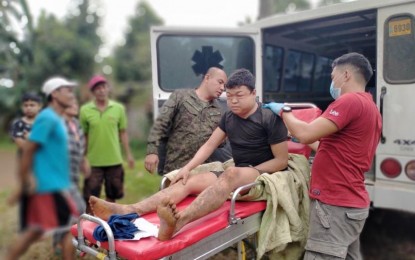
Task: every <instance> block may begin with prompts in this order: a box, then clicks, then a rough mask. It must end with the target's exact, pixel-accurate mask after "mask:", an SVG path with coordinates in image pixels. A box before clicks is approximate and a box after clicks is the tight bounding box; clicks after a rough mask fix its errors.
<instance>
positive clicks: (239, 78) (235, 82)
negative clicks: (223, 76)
mask: <svg viewBox="0 0 415 260" xmlns="http://www.w3.org/2000/svg"><path fill="white" fill-rule="evenodd" d="M240 86H247V87H248V88H249V90H250V91H251V92H252V91H253V90H254V89H255V76H254V75H253V74H252V73H251V72H250V71H249V70H247V69H238V70H235V71H234V72H233V73H232V74H231V75H230V76H229V78H228V82H226V85H225V87H226V88H228V89H232V88H236V87H240Z"/></svg>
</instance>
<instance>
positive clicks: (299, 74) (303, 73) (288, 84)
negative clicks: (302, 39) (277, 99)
mask: <svg viewBox="0 0 415 260" xmlns="http://www.w3.org/2000/svg"><path fill="white" fill-rule="evenodd" d="M313 66H314V55H313V54H311V53H306V52H300V51H294V50H289V51H288V53H287V58H286V64H285V70H284V90H285V91H286V92H309V91H311V80H312V76H313Z"/></svg>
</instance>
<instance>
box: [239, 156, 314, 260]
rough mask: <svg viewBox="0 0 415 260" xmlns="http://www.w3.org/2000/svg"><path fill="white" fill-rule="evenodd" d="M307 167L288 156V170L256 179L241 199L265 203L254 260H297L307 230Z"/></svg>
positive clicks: (265, 174)
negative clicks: (265, 259) (266, 256)
mask: <svg viewBox="0 0 415 260" xmlns="http://www.w3.org/2000/svg"><path fill="white" fill-rule="evenodd" d="M309 179H310V165H309V162H308V160H307V159H306V158H305V157H304V156H303V155H298V154H289V160H288V169H287V170H286V171H280V172H275V173H273V174H268V173H264V174H262V175H261V176H259V177H258V178H257V180H256V182H260V183H261V184H262V185H257V186H255V187H253V188H251V190H250V191H249V193H248V194H247V195H244V196H243V197H241V198H240V199H241V200H267V208H266V210H265V212H264V215H263V216H262V221H261V226H260V229H259V236H258V249H257V259H261V257H262V256H263V255H264V254H265V253H267V252H269V254H270V256H271V259H290V260H291V259H299V258H301V257H302V254H303V252H304V246H305V242H306V240H307V235H308V227H309V208H310V199H309V197H308V188H309Z"/></svg>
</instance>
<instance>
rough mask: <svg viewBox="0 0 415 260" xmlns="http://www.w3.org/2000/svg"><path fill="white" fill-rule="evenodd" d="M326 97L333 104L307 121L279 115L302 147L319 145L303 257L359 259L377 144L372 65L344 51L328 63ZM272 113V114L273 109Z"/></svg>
mask: <svg viewBox="0 0 415 260" xmlns="http://www.w3.org/2000/svg"><path fill="white" fill-rule="evenodd" d="M332 68H333V71H332V73H331V78H332V83H331V86H330V93H331V94H332V96H333V98H334V99H335V101H334V102H333V103H332V104H330V106H329V107H328V108H327V110H326V111H324V113H323V114H322V115H321V116H320V117H319V118H317V119H316V120H314V121H313V122H311V123H305V122H303V121H300V120H298V119H297V118H296V117H295V116H294V115H293V114H292V113H290V111H291V108H289V107H283V108H282V109H281V111H282V113H280V115H281V116H282V118H283V119H284V122H285V124H286V126H287V128H288V130H289V131H290V133H291V134H292V135H293V136H294V137H295V138H297V139H298V140H299V141H300V142H301V143H306V144H311V143H313V142H315V141H318V140H319V141H320V144H319V146H318V150H317V153H316V157H315V159H314V162H313V166H312V170H311V184H310V193H309V194H310V197H311V199H312V204H311V206H310V232H309V236H308V240H307V244H306V247H305V249H306V254H305V256H304V259H316V257H317V258H318V259H329V258H330V259H332V258H333V257H335V258H339V259H345V258H346V257H347V258H350V259H361V258H362V257H361V253H360V244H359V236H360V233H361V231H362V229H363V226H364V224H365V221H366V218H367V217H368V215H369V204H370V199H369V195H368V193H367V191H366V188H365V184H364V173H365V172H366V171H368V170H369V168H370V166H371V164H372V160H373V156H374V153H375V150H376V147H377V145H378V142H379V137H380V133H381V127H382V121H381V116H380V113H379V111H378V109H377V107H376V104H375V103H374V102H373V98H372V96H371V94H369V93H366V92H365V86H366V84H367V82H368V81H369V79H370V78H371V77H372V74H373V72H372V67H371V65H370V63H369V61H368V60H367V59H366V58H365V57H364V56H363V55H361V54H358V53H348V54H345V55H343V56H341V57H339V58H337V59H336V60H334V62H333V64H332ZM274 112H275V111H274Z"/></svg>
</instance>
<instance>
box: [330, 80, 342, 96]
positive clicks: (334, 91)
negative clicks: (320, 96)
mask: <svg viewBox="0 0 415 260" xmlns="http://www.w3.org/2000/svg"><path fill="white" fill-rule="evenodd" d="M340 92H341V89H339V88H336V87H335V86H334V83H333V81H332V82H331V84H330V95H331V96H332V97H333V98H334V99H335V100H336V99H338V98H339V97H340Z"/></svg>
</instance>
